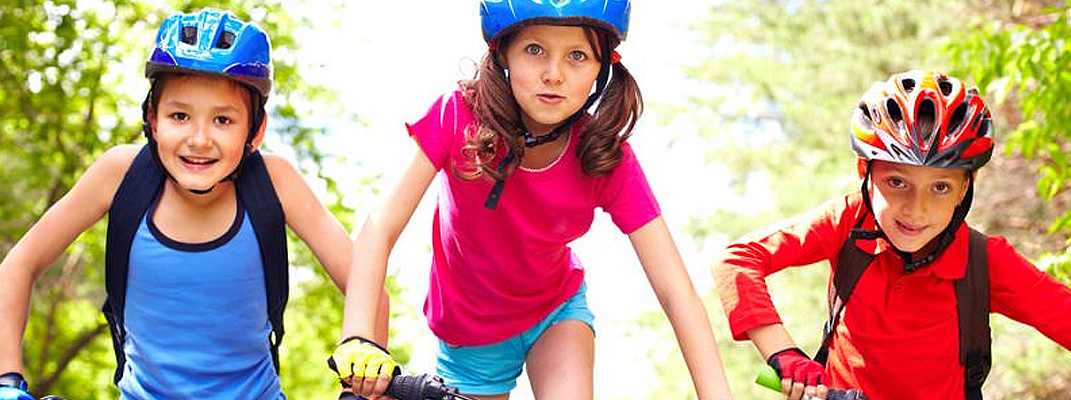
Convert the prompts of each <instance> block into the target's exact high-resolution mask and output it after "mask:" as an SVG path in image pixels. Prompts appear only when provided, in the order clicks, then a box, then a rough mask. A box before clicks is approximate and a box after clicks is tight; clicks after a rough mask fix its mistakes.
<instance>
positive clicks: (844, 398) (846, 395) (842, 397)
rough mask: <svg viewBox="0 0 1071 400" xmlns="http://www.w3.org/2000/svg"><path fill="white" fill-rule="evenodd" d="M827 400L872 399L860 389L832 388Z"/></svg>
mask: <svg viewBox="0 0 1071 400" xmlns="http://www.w3.org/2000/svg"><path fill="white" fill-rule="evenodd" d="M826 400H870V399H869V398H868V397H866V395H864V394H863V392H861V391H859V390H855V389H852V390H836V389H834V390H830V391H829V394H828V395H827V396H826Z"/></svg>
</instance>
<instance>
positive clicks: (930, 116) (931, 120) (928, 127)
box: [915, 99, 937, 143]
mask: <svg viewBox="0 0 1071 400" xmlns="http://www.w3.org/2000/svg"><path fill="white" fill-rule="evenodd" d="M936 121H937V109H936V107H935V106H934V104H933V100H930V99H925V100H922V102H921V103H919V110H918V113H917V114H916V122H915V123H916V126H917V127H918V135H919V141H920V142H922V143H925V142H929V141H930V138H931V137H932V136H933V130H934V128H936V127H937V124H936Z"/></svg>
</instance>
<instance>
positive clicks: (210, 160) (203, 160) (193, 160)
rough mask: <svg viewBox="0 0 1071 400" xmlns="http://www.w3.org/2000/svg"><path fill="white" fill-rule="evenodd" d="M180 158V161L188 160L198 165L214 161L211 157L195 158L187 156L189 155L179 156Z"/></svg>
mask: <svg viewBox="0 0 1071 400" xmlns="http://www.w3.org/2000/svg"><path fill="white" fill-rule="evenodd" d="M181 158H182V161H185V162H188V163H190V164H198V165H203V164H211V163H214V162H216V160H212V159H195V158H189V157H181Z"/></svg>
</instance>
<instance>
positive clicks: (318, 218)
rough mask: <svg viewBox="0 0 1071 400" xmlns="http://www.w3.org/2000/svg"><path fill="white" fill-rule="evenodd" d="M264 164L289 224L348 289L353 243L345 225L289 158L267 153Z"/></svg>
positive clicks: (338, 284)
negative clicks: (320, 198)
mask: <svg viewBox="0 0 1071 400" xmlns="http://www.w3.org/2000/svg"><path fill="white" fill-rule="evenodd" d="M264 164H265V165H266V166H267V168H268V173H269V175H270V176H271V180H272V185H274V186H275V192H276V194H277V195H278V196H279V202H280V203H282V206H283V213H284V214H286V225H287V226H288V227H290V229H292V230H293V231H294V233H296V234H297V235H298V237H300V238H301V240H302V241H303V242H305V244H306V245H308V246H309V249H310V250H312V253H313V254H314V255H315V256H316V259H317V260H319V261H320V264H322V265H323V267H324V270H325V271H326V272H327V275H328V276H330V277H331V280H332V281H333V282H334V283H335V285H336V286H338V287H339V289H345V288H346V278H347V277H348V276H349V267H350V257H351V256H352V246H353V242H351V241H350V237H349V233H348V232H346V228H345V227H343V226H342V223H340V222H339V221H338V219H336V218H335V216H334V215H332V214H331V212H330V211H328V210H327V208H326V207H324V205H323V204H322V203H321V202H320V200H319V199H317V198H316V195H315V194H314V193H313V192H312V189H310V188H309V185H308V184H307V183H306V182H305V179H304V178H303V177H302V176H301V174H300V173H299V172H298V171H297V169H295V168H294V166H293V165H292V164H290V162H289V161H287V160H286V159H284V158H282V157H279V156H275V155H269V154H265V155H264Z"/></svg>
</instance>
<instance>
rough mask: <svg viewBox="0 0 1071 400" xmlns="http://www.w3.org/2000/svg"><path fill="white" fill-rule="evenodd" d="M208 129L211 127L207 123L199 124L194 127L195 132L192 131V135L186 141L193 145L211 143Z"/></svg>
mask: <svg viewBox="0 0 1071 400" xmlns="http://www.w3.org/2000/svg"><path fill="white" fill-rule="evenodd" d="M208 129H209V127H208V126H206V125H205V124H197V125H196V126H195V127H194V128H193V132H191V133H190V136H189V137H188V138H187V139H186V143H187V144H189V145H190V146H192V147H200V146H206V145H208V143H210V140H209V132H208Z"/></svg>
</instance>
